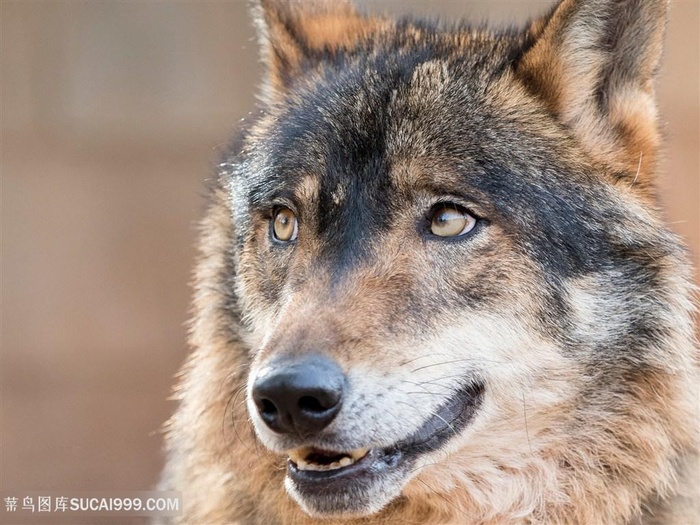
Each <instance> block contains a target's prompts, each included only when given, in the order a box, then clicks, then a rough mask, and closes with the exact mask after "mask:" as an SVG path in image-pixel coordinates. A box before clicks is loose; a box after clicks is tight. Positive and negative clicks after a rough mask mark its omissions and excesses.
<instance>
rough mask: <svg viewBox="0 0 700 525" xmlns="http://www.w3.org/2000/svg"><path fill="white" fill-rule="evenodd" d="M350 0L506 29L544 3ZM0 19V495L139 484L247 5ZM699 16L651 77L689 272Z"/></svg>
mask: <svg viewBox="0 0 700 525" xmlns="http://www.w3.org/2000/svg"><path fill="white" fill-rule="evenodd" d="M358 3H359V4H360V5H361V6H363V7H364V8H365V9H367V10H369V11H373V12H390V13H409V12H413V13H420V14H427V15H439V16H445V17H472V18H474V17H475V18H476V19H479V20H491V21H495V22H499V23H504V22H505V23H510V22H516V23H522V22H523V21H524V20H525V19H526V18H527V17H528V16H531V15H536V14H538V13H541V12H543V11H544V10H546V9H547V7H548V6H549V5H551V3H552V2H547V1H539V2H535V1H511V2H500V1H492V2H489V1H486V0H482V1H478V2H477V1H468V0H450V1H436V0H433V1H430V2H426V1H422V2H420V1H398V0H397V1H388V0H387V1H360V2H358ZM0 14H1V21H2V22H1V23H2V27H1V32H2V33H1V34H2V37H1V38H2V39H1V45H2V49H1V53H2V56H1V60H2V66H1V67H2V70H1V82H2V86H1V87H2V91H1V102H2V113H1V117H2V130H1V131H2V137H1V138H2V142H1V147H2V149H1V168H2V354H1V360H0V367H1V373H2V376H1V381H2V383H1V388H2V390H1V420H0V424H1V427H0V428H1V435H0V438H1V442H0V443H1V454H2V456H1V463H0V491H2V492H4V493H7V492H8V491H14V492H17V493H19V494H21V493H22V491H37V490H94V491H110V490H132V491H133V490H148V489H149V488H152V487H153V486H154V484H155V483H156V481H157V478H158V473H159V470H160V468H161V466H162V463H163V456H162V453H161V446H162V436H161V435H160V432H159V428H160V426H161V424H162V423H163V422H164V421H165V420H166V419H167V417H168V415H169V414H170V412H171V411H172V410H173V409H174V406H173V404H172V403H171V402H168V401H166V398H167V397H168V396H169V394H170V388H171V385H172V383H173V374H174V373H175V372H176V370H177V369H178V367H179V366H180V364H181V362H182V360H183V359H184V357H185V355H186V352H187V347H186V343H185V339H186V330H185V327H184V323H185V321H186V319H187V316H188V307H189V295H190V289H189V285H188V283H189V281H190V271H191V268H192V264H193V258H194V249H193V246H194V242H195V234H196V228H195V223H196V220H197V218H198V217H199V216H200V213H201V211H202V207H203V203H204V201H203V198H202V194H203V192H204V181H205V180H206V179H207V178H208V177H210V176H211V175H212V173H213V166H214V165H215V163H216V161H217V155H218V153H217V148H219V147H220V146H222V145H223V144H225V143H226V141H227V140H228V139H229V138H230V137H231V136H232V134H233V132H234V130H235V129H236V126H237V125H238V123H239V122H240V120H241V119H243V118H246V116H247V115H248V114H249V111H251V110H252V109H253V107H254V103H255V98H254V91H255V88H256V85H257V83H258V82H259V79H260V76H261V68H260V66H259V64H258V61H257V46H256V42H255V38H254V33H253V30H252V26H251V23H250V19H249V17H248V13H247V4H246V2H245V1H185V2H160V1H158V2H156V1H153V2H151V1H133V2H132V1H130V2H126V1H124V2H121V1H99V2H98V1H94V2H84V1H51V2H48V1H43V2H42V1H7V0H3V1H2V3H1V13H0ZM698 27H700V9H699V3H698V1H680V0H674V1H673V3H672V8H671V20H670V25H669V30H668V37H667V46H666V56H665V62H664V66H663V70H662V74H661V79H660V84H659V96H660V106H661V115H662V116H663V121H664V123H665V125H666V131H667V136H668V144H667V159H666V160H665V161H664V166H663V168H664V169H663V170H662V171H663V173H664V175H663V176H662V178H661V181H660V183H661V187H662V190H663V199H664V201H665V203H666V205H667V209H668V218H669V221H670V222H671V223H672V224H673V227H674V228H675V230H676V231H677V232H678V233H679V234H680V235H682V236H683V237H684V238H685V239H686V241H687V243H688V245H689V246H690V248H691V250H692V252H693V254H694V255H693V257H694V261H695V263H696V266H697V263H698V251H699V244H700V240H699V235H700V217H699V211H698V210H699V206H698V203H699V200H700V189H699V186H698V180H699V171H700V167H699V155H698V151H699V148H698V142H699V136H700V134H699V122H700V107H699V93H700V89H699V86H698V82H699V70H700V55H699V50H700V41H699V31H698ZM123 521H124V520H122V522H123Z"/></svg>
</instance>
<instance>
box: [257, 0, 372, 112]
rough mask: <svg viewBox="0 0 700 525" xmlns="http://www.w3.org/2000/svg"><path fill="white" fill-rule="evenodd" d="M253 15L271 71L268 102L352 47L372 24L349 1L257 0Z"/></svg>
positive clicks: (266, 89)
mask: <svg viewBox="0 0 700 525" xmlns="http://www.w3.org/2000/svg"><path fill="white" fill-rule="evenodd" d="M253 16H254V19H255V22H256V26H257V29H258V36H259V40H260V45H261V54H262V60H263V62H264V63H265V65H266V67H267V75H268V78H267V81H266V83H265V84H266V85H265V93H264V98H265V99H266V100H267V101H272V100H274V99H275V98H277V97H278V96H279V95H280V94H283V93H284V92H285V91H286V90H287V89H288V88H289V86H290V85H291V84H292V82H293V81H294V80H295V78H296V77H298V76H299V75H300V74H301V73H302V72H303V71H304V69H305V68H307V67H309V66H312V65H314V64H318V63H320V61H321V60H322V59H323V58H324V57H326V56H328V55H332V54H333V53H334V52H336V51H338V50H341V49H343V48H349V47H352V46H353V45H354V44H356V43H357V41H358V40H359V39H360V38H361V37H362V35H363V34H364V33H366V31H367V30H368V29H369V27H368V26H369V25H370V24H369V19H367V18H365V17H362V16H360V15H358V14H357V13H356V11H355V9H354V7H353V6H352V4H350V2H349V1H347V0H256V1H255V2H254V4H253Z"/></svg>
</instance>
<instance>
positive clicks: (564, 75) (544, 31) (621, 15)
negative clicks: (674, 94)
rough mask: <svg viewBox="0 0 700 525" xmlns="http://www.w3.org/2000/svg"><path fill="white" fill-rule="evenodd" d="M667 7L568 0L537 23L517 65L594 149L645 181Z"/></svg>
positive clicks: (663, 1)
mask: <svg viewBox="0 0 700 525" xmlns="http://www.w3.org/2000/svg"><path fill="white" fill-rule="evenodd" d="M667 8H668V0H563V1H562V2H561V3H560V4H559V5H558V6H557V7H556V8H555V9H554V11H553V12H552V14H551V15H550V16H549V17H546V18H544V19H543V20H539V21H536V22H535V23H534V24H533V25H532V27H531V28H530V34H531V37H532V38H533V45H532V47H531V48H530V49H528V51H527V52H526V53H525V55H524V56H523V57H522V59H521V60H520V62H519V63H518V66H517V71H518V74H519V76H520V77H521V78H522V79H523V80H524V82H525V84H526V85H527V86H528V88H529V89H530V90H532V91H533V92H534V93H536V94H537V95H539V96H541V97H542V98H543V99H544V100H545V102H546V104H547V105H548V106H549V108H550V109H551V110H552V112H553V113H554V114H555V115H557V116H558V118H559V119H560V120H561V121H562V122H563V123H564V124H565V125H567V126H568V127H570V129H572V130H573V132H574V134H575V135H576V136H577V137H578V138H579V140H580V141H581V143H582V144H583V146H584V148H586V150H587V151H588V153H589V154H590V155H592V156H593V157H594V158H596V160H598V161H601V162H604V163H606V164H608V165H609V166H611V167H612V168H613V169H615V170H616V171H618V172H620V173H624V174H625V175H624V177H627V176H631V177H633V178H634V181H635V183H637V184H640V185H645V183H646V182H649V178H650V177H651V173H652V172H653V170H654V165H655V157H656V153H657V149H658V146H659V142H660V137H659V130H658V125H657V121H656V120H657V117H656V103H655V96H654V77H655V75H656V72H657V69H658V67H659V61H660V58H661V51H662V45H663V38H664V32H665V26H666V16H667ZM630 174H631V175H630Z"/></svg>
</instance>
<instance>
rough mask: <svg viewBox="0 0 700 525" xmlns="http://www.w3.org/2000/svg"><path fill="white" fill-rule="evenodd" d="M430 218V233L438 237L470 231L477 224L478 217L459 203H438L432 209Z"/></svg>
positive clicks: (452, 235) (454, 235)
mask: <svg viewBox="0 0 700 525" xmlns="http://www.w3.org/2000/svg"><path fill="white" fill-rule="evenodd" d="M429 218H430V233H432V234H433V235H437V236H438V237H458V236H460V235H464V234H465V233H469V232H470V231H471V230H472V229H473V228H474V226H476V218H474V217H473V216H472V215H471V214H470V213H469V212H468V211H467V210H465V209H464V208H463V207H461V206H459V205H457V204H451V203H441V204H437V205H436V206H434V207H433V209H432V210H431V212H430V216H429Z"/></svg>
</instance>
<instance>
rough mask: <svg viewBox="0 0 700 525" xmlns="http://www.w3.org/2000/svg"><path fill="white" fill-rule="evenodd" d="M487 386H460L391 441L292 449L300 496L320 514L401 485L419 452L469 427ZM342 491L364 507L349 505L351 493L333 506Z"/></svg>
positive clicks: (292, 475) (291, 470)
mask: <svg viewBox="0 0 700 525" xmlns="http://www.w3.org/2000/svg"><path fill="white" fill-rule="evenodd" d="M483 392H484V386H483V384H481V383H479V384H470V385H468V386H466V387H464V388H462V389H460V390H459V391H458V392H457V393H456V394H455V395H454V396H453V397H452V398H450V399H449V400H448V401H447V402H446V403H445V404H444V405H442V406H441V407H440V408H439V409H438V410H437V411H436V412H435V413H434V414H433V415H432V416H431V417H430V418H428V419H427V420H426V421H425V422H424V423H423V425H422V426H421V427H420V428H419V429H418V430H416V431H415V432H414V433H413V434H411V435H410V436H409V437H407V438H406V439H403V440H401V441H399V442H397V443H394V444H393V445H391V446H390V447H386V448H360V449H354V450H323V449H319V448H314V447H310V446H305V447H300V448H296V449H293V450H289V451H288V452H287V453H288V455H289V459H288V461H287V474H288V479H289V481H290V482H291V487H292V489H293V491H294V492H296V493H297V499H298V500H299V501H300V502H301V501H303V502H304V506H306V507H311V508H312V510H313V511H314V512H316V513H319V514H326V513H338V512H351V513H352V512H356V511H358V510H359V509H360V507H362V500H363V497H362V495H363V494H371V493H373V492H374V493H376V491H377V490H379V487H380V486H386V485H387V484H391V485H392V486H401V485H402V484H403V482H405V480H406V478H407V477H408V473H409V472H410V470H411V465H412V464H413V463H414V461H415V459H416V458H417V457H419V456H420V455H422V454H426V453H428V452H431V451H434V450H437V449H439V448H440V447H441V446H443V445H444V444H445V443H446V442H447V441H448V440H449V439H450V438H451V437H452V436H454V435H456V434H458V433H459V432H460V431H461V430H463V429H464V428H465V427H466V425H467V424H468V423H469V422H470V421H471V420H472V418H473V417H474V414H475V412H476V410H477V409H478V408H479V406H480V405H481V401H482V398H483ZM342 494H344V495H347V494H353V498H352V504H353V505H355V506H357V507H358V508H357V509H353V508H348V504H349V501H348V499H347V498H342V500H343V501H344V502H345V503H344V504H345V507H344V508H342V509H338V508H331V507H332V502H336V501H338V500H339V498H338V497H335V496H338V495H342ZM334 495H335V496H334ZM368 497H372V496H371V495H369V496H368ZM392 497H393V496H392ZM365 507H366V505H365Z"/></svg>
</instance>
